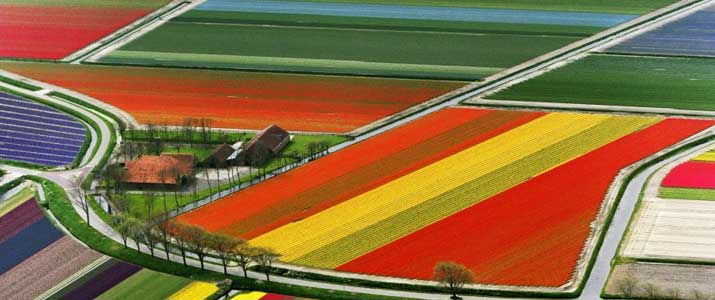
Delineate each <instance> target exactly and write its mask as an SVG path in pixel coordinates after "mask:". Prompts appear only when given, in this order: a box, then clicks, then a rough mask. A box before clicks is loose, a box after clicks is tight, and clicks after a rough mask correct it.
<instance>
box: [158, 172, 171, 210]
mask: <svg viewBox="0 0 715 300" xmlns="http://www.w3.org/2000/svg"><path fill="white" fill-rule="evenodd" d="M158 175H159V180H161V199H162V201H163V202H164V211H167V210H169V208H168V207H167V205H166V189H167V186H166V183H167V182H168V181H169V176H170V175H169V170H168V169H167V168H162V169H161V170H159V174H158Z"/></svg>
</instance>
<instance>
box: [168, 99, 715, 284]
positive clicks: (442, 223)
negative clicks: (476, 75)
mask: <svg viewBox="0 0 715 300" xmlns="http://www.w3.org/2000/svg"><path fill="white" fill-rule="evenodd" d="M712 125H713V123H712V122H709V121H695V120H680V119H663V118H656V117H632V116H631V117H628V116H612V115H602V114H576V113H548V114H545V113H532V112H513V111H499V110H481V109H469V108H451V109H447V110H444V111H440V112H437V113H434V114H432V115H430V116H428V117H425V118H423V119H419V120H417V121H414V122H411V123H409V124H407V125H404V126H403V127H400V128H397V129H395V130H393V131H390V132H389V133H386V134H384V135H380V136H378V137H376V138H374V139H371V140H369V141H366V142H363V143H360V144H357V145H355V146H352V147H349V148H348V149H345V150H343V151H341V152H338V153H336V154H334V155H331V156H328V157H326V158H324V159H321V160H319V161H317V162H315V163H312V164H308V165H306V166H303V167H300V168H298V169H296V170H294V171H291V172H289V173H287V174H284V175H282V176H280V177H277V178H274V179H271V180H268V181H267V182H265V183H263V184H261V185H257V186H255V187H252V188H249V189H247V190H245V191H241V192H239V193H236V194H234V195H232V196H230V197H227V198H225V199H222V200H220V201H217V202H214V203H211V204H209V205H207V206H204V207H202V208H200V209H198V210H195V211H192V212H190V213H187V214H185V215H182V216H180V217H179V218H178V219H179V220H180V221H182V222H186V223H191V224H196V225H199V226H202V227H204V228H206V229H208V230H210V231H218V232H223V233H227V234H231V235H235V236H240V237H243V238H247V239H250V241H251V243H252V244H254V245H258V246H267V247H272V248H273V249H276V250H277V251H278V252H280V253H281V254H282V255H283V256H282V259H283V260H284V261H285V262H289V263H294V264H300V265H307V266H312V267H318V268H327V269H337V270H341V271H349V272H360V273H368V274H378V275H388V276H397V277H406V278H419V279H427V278H429V277H430V276H431V272H432V267H433V266H434V264H435V263H436V262H437V261H441V260H454V261H458V262H460V263H462V264H465V265H466V266H468V267H469V268H471V269H472V270H473V271H475V274H476V276H477V278H478V280H479V282H484V283H494V284H507V285H532V286H535V285H538V286H560V285H562V284H564V283H565V282H566V281H568V280H569V279H570V277H571V274H572V273H573V270H574V268H575V267H576V264H577V262H578V260H579V255H580V253H581V252H582V248H583V245H584V243H585V241H586V239H587V238H588V237H589V233H590V227H589V225H590V223H591V222H592V221H593V219H594V218H595V216H596V214H597V213H598V211H599V208H600V207H601V204H602V201H603V199H604V197H605V194H606V192H607V191H608V188H609V186H610V184H611V181H612V180H613V178H614V177H615V176H616V174H617V173H618V171H619V170H621V169H622V168H624V167H626V166H628V165H630V164H633V163H635V162H637V161H639V160H641V159H643V158H645V157H647V156H649V155H651V154H653V153H655V152H657V151H659V150H661V149H663V148H666V147H668V146H670V145H672V144H674V143H676V142H678V141H680V140H682V139H683V138H685V137H688V136H690V135H693V134H695V133H697V132H700V131H702V130H704V129H706V128H707V127H709V126H712ZM447 141H459V142H457V143H454V142H452V143H448V142H447ZM644 141H648V144H647V145H645V146H644V145H641V144H643V142H644ZM638 145H640V146H638ZM507 149H508V150H507ZM361 153H365V154H366V153H370V154H371V155H364V154H362V155H361ZM615 153H620V154H619V155H615ZM348 157H350V159H347V158H348ZM336 165H338V166H340V167H339V168H335V166H336ZM594 170H598V172H594ZM584 172H585V173H584ZM586 173H588V174H590V175H589V176H591V177H593V180H589V181H588V182H578V178H580V176H575V175H574V174H584V176H585V174H586ZM571 180H576V182H573V183H570V181H571ZM336 187H340V188H339V189H337V188H336ZM562 190H568V192H561V191H562ZM267 191H272V192H270V193H269V192H267ZM515 207H519V209H514V208H515ZM475 228H479V229H480V230H475ZM445 237H453V238H452V239H449V238H448V239H445ZM515 237H518V238H515ZM437 240H439V242H436V241H437ZM452 242H453V243H455V244H454V246H453V247H447V249H445V245H449V244H450V243H452ZM408 245H409V246H408ZM436 245H439V246H438V247H435V246H436ZM485 245H488V246H485Z"/></svg>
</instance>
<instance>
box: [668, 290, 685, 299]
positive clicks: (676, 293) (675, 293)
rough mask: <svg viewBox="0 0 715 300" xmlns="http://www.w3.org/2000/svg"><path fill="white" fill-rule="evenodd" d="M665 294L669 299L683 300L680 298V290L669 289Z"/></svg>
mask: <svg viewBox="0 0 715 300" xmlns="http://www.w3.org/2000/svg"><path fill="white" fill-rule="evenodd" d="M665 294H666V297H667V298H668V299H682V297H681V296H680V290H679V289H676V288H672V289H667V290H666V291H665Z"/></svg>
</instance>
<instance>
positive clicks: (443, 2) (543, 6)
mask: <svg viewBox="0 0 715 300" xmlns="http://www.w3.org/2000/svg"><path fill="white" fill-rule="evenodd" d="M296 1H305V0H296ZM309 1H311V2H347V3H370V4H398V5H430V6H457V7H481V8H510V9H534V10H559V11H584V12H607V13H622V14H642V13H646V12H649V11H653V10H656V9H658V8H661V7H664V6H666V5H669V4H671V3H674V2H675V1H673V0H625V1H615V0H508V1H505V0H309Z"/></svg>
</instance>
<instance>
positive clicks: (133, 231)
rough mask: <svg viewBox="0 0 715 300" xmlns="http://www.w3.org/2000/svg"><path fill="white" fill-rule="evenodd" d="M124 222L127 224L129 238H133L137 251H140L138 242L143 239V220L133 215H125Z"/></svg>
mask: <svg viewBox="0 0 715 300" xmlns="http://www.w3.org/2000/svg"><path fill="white" fill-rule="evenodd" d="M124 222H125V223H126V225H125V226H127V229H126V230H127V234H128V236H129V237H130V238H132V239H133V240H134V243H135V244H136V246H137V251H141V250H140V248H139V242H141V241H142V239H143V236H142V235H143V234H144V232H143V230H144V222H142V221H141V220H139V219H137V218H134V217H127V218H126V219H125V220H124Z"/></svg>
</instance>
